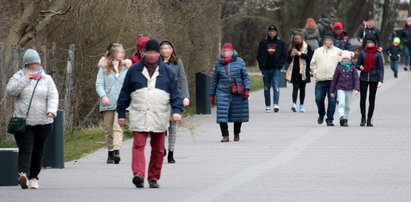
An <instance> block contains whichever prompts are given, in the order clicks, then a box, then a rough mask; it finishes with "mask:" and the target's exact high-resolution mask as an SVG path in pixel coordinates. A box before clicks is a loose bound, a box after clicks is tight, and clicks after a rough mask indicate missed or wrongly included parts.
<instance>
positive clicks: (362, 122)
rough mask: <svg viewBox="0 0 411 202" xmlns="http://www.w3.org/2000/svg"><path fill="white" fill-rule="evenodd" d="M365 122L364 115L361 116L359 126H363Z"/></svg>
mask: <svg viewBox="0 0 411 202" xmlns="http://www.w3.org/2000/svg"><path fill="white" fill-rule="evenodd" d="M365 123H366V120H365V117H362V118H361V123H360V126H365Z"/></svg>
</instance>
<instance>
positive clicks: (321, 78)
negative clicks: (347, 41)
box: [310, 34, 341, 126]
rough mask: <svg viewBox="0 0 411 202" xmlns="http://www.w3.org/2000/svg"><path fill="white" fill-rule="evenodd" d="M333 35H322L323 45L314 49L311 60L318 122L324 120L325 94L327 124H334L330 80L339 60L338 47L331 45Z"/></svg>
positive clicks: (320, 122) (333, 106) (333, 101)
mask: <svg viewBox="0 0 411 202" xmlns="http://www.w3.org/2000/svg"><path fill="white" fill-rule="evenodd" d="M333 42H334V37H333V36H332V35H331V34H327V35H325V36H324V41H323V46H322V47H320V48H318V49H317V50H315V52H314V55H313V58H312V60H311V64H310V67H311V73H312V74H314V77H315V81H316V84H315V102H316V103H317V108H318V115H319V118H318V124H322V123H323V122H324V116H325V114H326V111H325V103H324V102H325V96H327V97H328V108H327V119H326V122H327V126H334V124H333V120H334V112H335V105H336V98H335V97H331V95H330V94H331V93H335V92H330V86H331V80H332V79H333V76H334V71H335V68H336V67H337V65H338V62H339V61H340V56H339V52H340V51H341V50H340V49H339V48H337V47H335V46H334V45H333Z"/></svg>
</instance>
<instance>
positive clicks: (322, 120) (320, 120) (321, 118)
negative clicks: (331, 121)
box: [317, 116, 324, 124]
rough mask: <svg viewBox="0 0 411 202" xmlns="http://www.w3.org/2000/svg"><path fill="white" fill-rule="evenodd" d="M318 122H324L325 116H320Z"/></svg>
mask: <svg viewBox="0 0 411 202" xmlns="http://www.w3.org/2000/svg"><path fill="white" fill-rule="evenodd" d="M317 123H318V124H323V123H324V116H319V117H318V120H317Z"/></svg>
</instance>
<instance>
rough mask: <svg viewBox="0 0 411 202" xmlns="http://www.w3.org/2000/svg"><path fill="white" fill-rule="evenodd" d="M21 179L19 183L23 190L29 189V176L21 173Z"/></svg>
mask: <svg viewBox="0 0 411 202" xmlns="http://www.w3.org/2000/svg"><path fill="white" fill-rule="evenodd" d="M19 175H20V176H19V179H18V183H19V185H20V186H21V188H22V189H27V188H29V180H28V179H27V175H26V174H25V173H20V174H19Z"/></svg>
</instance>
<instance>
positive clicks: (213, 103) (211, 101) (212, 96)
mask: <svg viewBox="0 0 411 202" xmlns="http://www.w3.org/2000/svg"><path fill="white" fill-rule="evenodd" d="M210 103H211V105H215V95H211V96H210Z"/></svg>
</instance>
